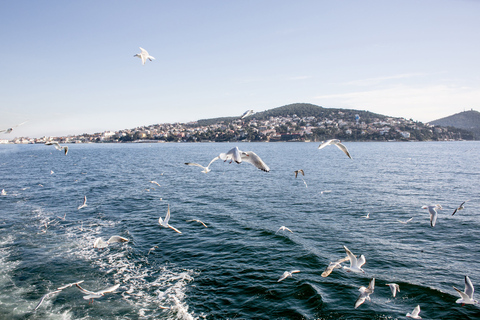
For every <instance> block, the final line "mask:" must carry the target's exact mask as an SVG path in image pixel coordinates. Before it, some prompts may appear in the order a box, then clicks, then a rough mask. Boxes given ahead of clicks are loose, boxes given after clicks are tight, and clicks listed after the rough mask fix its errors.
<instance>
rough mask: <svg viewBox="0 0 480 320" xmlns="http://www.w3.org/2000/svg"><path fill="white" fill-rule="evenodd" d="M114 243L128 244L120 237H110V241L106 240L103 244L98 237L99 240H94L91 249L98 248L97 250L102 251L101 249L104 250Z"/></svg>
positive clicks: (126, 240)
mask: <svg viewBox="0 0 480 320" xmlns="http://www.w3.org/2000/svg"><path fill="white" fill-rule="evenodd" d="M116 242H120V243H121V242H128V239H127V238H124V237H120V236H111V237H110V239H108V241H107V242H105V241H103V239H102V238H101V237H100V238H97V239H95V242H94V243H93V247H94V248H98V249H103V248H106V247H107V246H108V245H109V244H111V243H116Z"/></svg>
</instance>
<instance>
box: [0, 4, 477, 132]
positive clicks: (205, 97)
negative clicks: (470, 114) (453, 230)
mask: <svg viewBox="0 0 480 320" xmlns="http://www.w3.org/2000/svg"><path fill="white" fill-rule="evenodd" d="M479 17H480V1H462V0H455V1H454V0H451V1H442V0H432V1H429V0H415V1H410V0H403V1H384V0H381V1H320V0H318V1H302V0H299V1H282V0H275V1H262V0H259V1H253V0H251V1H247V0H245V1H217V0H210V1H202V0H195V1H193V0H192V1H181V0H180V1H63V0H62V1H48V0H45V1H2V2H1V3H0V35H1V37H0V39H1V41H2V50H1V52H0V70H1V73H0V129H6V128H8V127H11V126H13V125H15V124H18V123H21V122H23V121H26V120H28V122H27V123H26V124H24V125H22V126H20V127H18V128H15V129H14V131H13V132H12V133H11V134H10V135H6V134H3V133H2V134H0V139H4V138H8V139H11V138H13V137H14V136H30V137H41V136H44V135H46V136H56V135H66V134H81V133H94V132H101V131H104V130H119V129H125V128H133V127H137V126H141V125H149V124H156V123H165V122H188V121H193V120H198V119H204V118H212V117H219V116H234V115H241V114H242V113H243V112H244V111H245V110H247V109H254V110H255V111H263V110H267V109H271V108H275V107H279V106H283V105H286V104H290V103H296V102H307V103H313V104H317V105H320V106H323V107H326V108H352V109H360V110H369V111H373V112H377V113H381V114H385V115H390V116H399V117H405V118H408V119H409V118H413V119H414V120H419V121H423V122H427V121H429V120H435V119H438V118H441V117H444V116H448V115H451V114H453V113H457V112H460V111H463V110H464V109H467V110H469V109H471V108H473V109H475V110H479V109H480V58H479V53H480V38H479V37H480V36H479V35H480V19H479ZM138 47H143V48H145V49H146V50H148V52H149V53H150V54H151V55H152V56H154V57H155V58H156V60H154V61H153V62H150V61H147V63H146V64H145V66H142V64H141V61H140V59H138V58H134V57H133V56H134V54H136V53H139V52H140V50H139V48H138Z"/></svg>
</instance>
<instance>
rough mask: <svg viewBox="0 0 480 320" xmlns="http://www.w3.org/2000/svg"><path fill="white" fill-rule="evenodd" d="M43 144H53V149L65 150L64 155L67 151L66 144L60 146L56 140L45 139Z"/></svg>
mask: <svg viewBox="0 0 480 320" xmlns="http://www.w3.org/2000/svg"><path fill="white" fill-rule="evenodd" d="M45 145H47V146H54V147H55V149H57V150H60V151H61V150H62V149H63V152H65V155H67V153H68V147H67V146H64V147H62V146H61V145H60V144H59V143H58V142H57V141H47V142H45Z"/></svg>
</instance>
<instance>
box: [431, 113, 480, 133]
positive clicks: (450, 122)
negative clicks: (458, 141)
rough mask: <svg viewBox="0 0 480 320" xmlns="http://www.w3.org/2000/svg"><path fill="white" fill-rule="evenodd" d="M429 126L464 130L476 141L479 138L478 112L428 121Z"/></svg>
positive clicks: (457, 114) (479, 123) (479, 118)
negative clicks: (472, 135)
mask: <svg viewBox="0 0 480 320" xmlns="http://www.w3.org/2000/svg"><path fill="white" fill-rule="evenodd" d="M429 124H430V125H435V126H442V127H453V128H458V129H464V130H467V131H470V132H471V133H472V134H474V136H475V138H476V139H478V138H480V112H478V111H475V110H473V109H472V110H470V111H463V112H460V113H456V114H454V115H451V116H448V117H445V118H441V119H437V120H434V121H430V122H429Z"/></svg>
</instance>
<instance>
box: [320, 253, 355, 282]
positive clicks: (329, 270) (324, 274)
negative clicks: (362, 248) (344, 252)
mask: <svg viewBox="0 0 480 320" xmlns="http://www.w3.org/2000/svg"><path fill="white" fill-rule="evenodd" d="M348 260H350V258H349V257H348V256H346V257H345V258H342V259H340V260H337V261H335V262H330V263H329V265H328V266H327V267H326V268H325V271H323V272H322V277H324V278H326V277H328V276H329V275H330V273H332V271H333V270H334V269H337V268H341V267H342V266H341V263H344V262H346V261H348Z"/></svg>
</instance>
